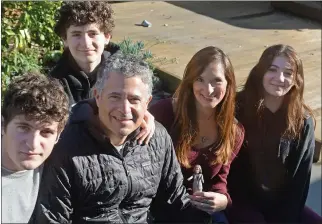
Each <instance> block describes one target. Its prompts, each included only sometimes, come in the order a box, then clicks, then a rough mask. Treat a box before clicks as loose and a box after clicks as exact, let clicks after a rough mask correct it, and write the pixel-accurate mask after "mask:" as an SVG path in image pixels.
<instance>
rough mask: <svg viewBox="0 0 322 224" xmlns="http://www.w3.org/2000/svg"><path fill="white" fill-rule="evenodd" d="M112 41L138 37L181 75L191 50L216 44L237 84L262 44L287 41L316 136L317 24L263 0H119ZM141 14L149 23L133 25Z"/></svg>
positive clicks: (318, 102)
mask: <svg viewBox="0 0 322 224" xmlns="http://www.w3.org/2000/svg"><path fill="white" fill-rule="evenodd" d="M113 9H114V11H115V18H116V20H115V24H116V29H115V30H114V33H113V39H112V41H114V42H119V41H121V40H122V39H124V38H126V37H130V38H131V39H133V40H141V41H144V43H145V45H146V48H147V49H150V50H151V51H152V53H153V54H154V55H155V56H156V59H155V61H156V65H158V66H159V67H160V68H161V69H162V70H164V71H166V72H168V73H171V74H173V76H175V77H178V78H181V77H182V75H183V71H184V68H185V66H186V64H187V63H188V61H189V60H190V59H191V57H192V56H193V54H195V53H196V52H197V51H198V50H200V49H201V48H203V47H206V46H210V45H213V46H218V47H220V48H221V49H222V50H223V51H225V52H226V53H227V54H228V55H229V56H230V58H231V60H232V63H233V65H234V69H235V74H236V79H237V84H239V85H240V84H243V83H244V81H245V79H246V77H247V75H248V73H249V71H250V69H251V68H252V66H254V65H255V63H256V62H257V60H258V59H259V57H260V55H261V53H262V52H263V50H264V49H265V47H267V46H270V45H273V44H278V43H284V44H289V45H291V46H293V47H294V48H295V49H296V50H297V52H298V53H299V55H300V57H301V58H302V60H303V63H304V71H305V93H304V97H305V101H306V103H307V104H309V105H310V106H311V107H312V108H313V110H314V111H315V113H316V115H317V129H316V137H317V138H319V139H321V25H320V24H318V23H316V22H314V21H310V20H308V19H303V18H299V17H295V16H293V15H290V14H285V13H282V12H278V11H274V9H273V8H272V7H271V6H270V4H269V3H268V2H222V1H220V2H201V1H200V2H161V1H160V2H149V1H141V2H123V3H117V4H113ZM144 19H146V20H148V21H149V22H151V23H152V27H150V28H145V27H142V26H136V25H135V24H140V23H141V22H142V21H143V20H144Z"/></svg>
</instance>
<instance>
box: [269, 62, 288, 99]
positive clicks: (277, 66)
mask: <svg viewBox="0 0 322 224" xmlns="http://www.w3.org/2000/svg"><path fill="white" fill-rule="evenodd" d="M293 74H294V71H293V69H292V66H291V63H290V61H289V60H288V58H286V57H284V56H278V57H275V58H274V60H273V62H272V65H271V66H270V67H269V69H268V71H267V72H266V73H265V74H264V77H263V87H264V90H265V93H266V94H269V95H271V96H275V97H281V96H284V95H286V94H287V93H288V92H289V91H290V89H291V88H292V86H293V82H294V81H293V80H294V75H293Z"/></svg>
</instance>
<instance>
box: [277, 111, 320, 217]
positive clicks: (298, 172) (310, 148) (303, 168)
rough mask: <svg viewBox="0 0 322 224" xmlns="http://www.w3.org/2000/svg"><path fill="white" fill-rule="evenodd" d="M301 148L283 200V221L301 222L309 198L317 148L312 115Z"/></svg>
mask: <svg viewBox="0 0 322 224" xmlns="http://www.w3.org/2000/svg"><path fill="white" fill-rule="evenodd" d="M298 147H299V148H297V149H296V153H295V154H294V157H293V158H291V159H292V160H291V161H292V162H293V163H291V165H292V171H293V172H292V176H291V178H292V179H291V181H290V183H289V185H288V186H287V192H285V197H284V198H283V200H282V204H281V206H282V207H281V209H278V210H277V211H281V214H279V216H280V219H281V221H286V222H299V220H300V214H301V213H302V211H303V209H304V206H305V202H306V199H307V195H308V191H309V186H310V178H311V168H312V163H313V155H314V149H315V137H314V124H313V119H312V118H311V117H310V118H308V119H307V120H306V122H305V126H304V130H303V132H302V138H301V139H300V143H299V146H298Z"/></svg>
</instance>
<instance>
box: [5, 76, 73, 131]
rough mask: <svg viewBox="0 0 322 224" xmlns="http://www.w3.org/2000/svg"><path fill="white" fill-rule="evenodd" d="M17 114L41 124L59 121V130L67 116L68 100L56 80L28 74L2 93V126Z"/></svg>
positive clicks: (13, 82) (12, 83) (15, 80)
mask: <svg viewBox="0 0 322 224" xmlns="http://www.w3.org/2000/svg"><path fill="white" fill-rule="evenodd" d="M18 115H24V116H25V117H26V119H27V120H37V121H40V122H42V123H47V122H54V121H55V122H59V125H58V131H62V130H63V128H64V126H65V124H66V122H67V119H68V115H69V101H68V96H67V95H66V93H65V91H64V88H63V87H62V85H61V84H60V83H59V81H58V80H56V79H54V78H51V77H47V76H45V75H43V74H40V73H35V72H30V73H26V74H24V75H22V76H20V77H18V78H15V79H14V80H13V81H12V82H11V83H10V84H9V86H8V87H7V90H6V92H5V93H4V99H3V105H2V116H3V122H4V127H5V128H6V127H7V125H8V123H9V122H10V121H11V120H12V119H13V118H15V117H16V116H18Z"/></svg>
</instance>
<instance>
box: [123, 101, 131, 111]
mask: <svg viewBox="0 0 322 224" xmlns="http://www.w3.org/2000/svg"><path fill="white" fill-rule="evenodd" d="M121 111H122V113H123V114H129V113H131V104H130V102H129V101H128V100H127V99H126V100H124V101H123V102H122V105H121Z"/></svg>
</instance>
